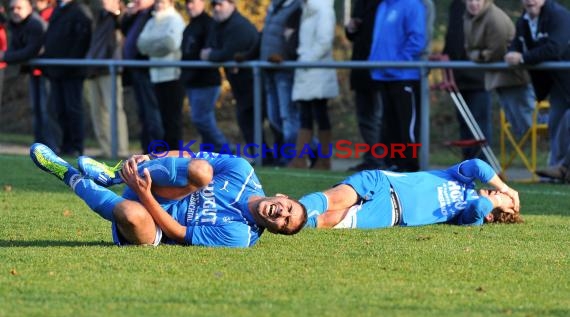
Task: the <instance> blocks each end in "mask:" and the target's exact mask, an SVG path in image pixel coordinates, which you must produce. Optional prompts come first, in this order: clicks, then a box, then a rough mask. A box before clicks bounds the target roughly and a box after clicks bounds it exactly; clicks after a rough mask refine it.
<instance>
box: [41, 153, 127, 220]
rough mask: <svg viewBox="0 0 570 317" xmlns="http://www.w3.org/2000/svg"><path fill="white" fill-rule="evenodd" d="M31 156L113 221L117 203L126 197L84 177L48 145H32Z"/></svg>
mask: <svg viewBox="0 0 570 317" xmlns="http://www.w3.org/2000/svg"><path fill="white" fill-rule="evenodd" d="M30 157H31V158H32V161H34V163H35V164H36V165H37V166H38V167H39V168H41V169H42V170H44V171H46V172H48V173H50V174H53V175H54V176H56V177H57V178H59V179H60V180H62V181H63V182H64V183H65V184H66V185H67V186H69V187H71V189H72V190H73V191H74V192H75V194H76V195H77V196H79V197H80V198H81V199H82V200H83V201H84V202H85V203H86V204H87V205H88V206H89V208H91V210H93V211H95V212H96V213H97V214H98V215H100V216H101V217H103V218H104V219H107V220H109V221H113V209H114V208H115V206H116V205H117V204H119V203H120V202H122V201H124V198H122V197H119V196H118V195H117V194H115V193H114V192H112V191H110V190H108V189H106V188H103V187H101V186H99V185H97V184H95V183H94V182H93V181H92V180H90V179H88V178H85V177H82V176H81V174H80V173H79V171H78V170H76V169H75V168H74V167H73V166H71V165H70V164H69V163H67V162H66V161H65V160H63V159H62V158H60V157H58V156H57V155H56V154H55V153H54V152H53V151H52V150H51V149H50V148H49V147H47V146H46V145H43V144H41V143H35V144H34V145H32V147H31V148H30Z"/></svg>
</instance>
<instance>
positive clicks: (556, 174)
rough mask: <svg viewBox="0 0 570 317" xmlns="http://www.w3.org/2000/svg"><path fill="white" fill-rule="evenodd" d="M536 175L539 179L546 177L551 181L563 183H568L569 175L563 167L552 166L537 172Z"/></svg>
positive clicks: (569, 180)
mask: <svg viewBox="0 0 570 317" xmlns="http://www.w3.org/2000/svg"><path fill="white" fill-rule="evenodd" d="M535 174H536V175H538V176H541V177H548V178H553V179H558V180H561V181H563V182H570V173H568V169H567V168H566V167H565V166H564V165H559V166H552V167H548V168H546V169H543V170H537V171H536V172H535Z"/></svg>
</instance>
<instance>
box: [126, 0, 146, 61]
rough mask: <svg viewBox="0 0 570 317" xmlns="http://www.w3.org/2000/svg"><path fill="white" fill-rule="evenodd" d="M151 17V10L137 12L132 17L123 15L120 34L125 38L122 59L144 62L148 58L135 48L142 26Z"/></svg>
mask: <svg viewBox="0 0 570 317" xmlns="http://www.w3.org/2000/svg"><path fill="white" fill-rule="evenodd" d="M151 17H152V8H150V9H146V10H144V11H141V12H138V13H136V14H133V15H125V16H123V19H122V21H121V32H122V33H123V35H124V36H125V43H124V46H123V58H124V59H137V60H146V59H148V56H146V55H143V54H141V53H140V52H139V50H138V48H137V39H138V37H139V34H141V32H142V30H143V28H144V25H145V24H146V22H147V21H148V20H149V19H150V18H151Z"/></svg>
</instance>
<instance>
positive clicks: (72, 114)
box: [42, 0, 92, 156]
mask: <svg viewBox="0 0 570 317" xmlns="http://www.w3.org/2000/svg"><path fill="white" fill-rule="evenodd" d="M91 23H92V21H91V13H90V12H89V9H88V8H87V7H86V6H84V5H83V4H79V3H78V2H76V1H73V0H62V1H61V4H59V6H58V7H57V8H56V9H55V10H54V12H53V14H52V16H51V18H50V23H49V26H48V29H47V31H46V37H45V51H44V55H43V56H42V57H43V58H57V59H81V58H85V54H86V53H87V50H88V49H89V43H90V41H91V28H92V24H91ZM44 73H45V75H46V76H47V78H48V79H49V81H50V92H49V105H48V108H49V109H54V111H55V112H56V114H57V120H58V122H59V126H60V128H61V132H62V136H63V140H62V143H61V147H60V149H59V151H60V153H61V154H63V155H74V156H76V155H80V154H83V146H84V145H83V139H84V126H83V80H84V79H85V75H86V69H85V67H82V66H73V67H66V66H45V67H44Z"/></svg>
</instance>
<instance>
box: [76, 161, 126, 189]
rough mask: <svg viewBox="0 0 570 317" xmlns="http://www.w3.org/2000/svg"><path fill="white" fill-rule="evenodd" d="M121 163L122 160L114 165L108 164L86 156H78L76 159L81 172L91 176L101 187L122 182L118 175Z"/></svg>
mask: <svg viewBox="0 0 570 317" xmlns="http://www.w3.org/2000/svg"><path fill="white" fill-rule="evenodd" d="M121 163H123V161H120V162H119V163H117V165H115V166H109V165H107V164H105V163H101V162H99V161H96V160H94V159H92V158H90V157H87V156H80V157H79V158H78V159H77V165H79V171H81V174H83V175H85V176H87V177H89V178H91V179H92V180H93V181H94V182H95V183H97V184H99V185H101V186H103V187H109V186H112V185H115V184H121V183H122V182H123V180H122V179H121V176H120V175H119V171H120V170H121V167H122V166H123V165H122V164H121Z"/></svg>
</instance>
